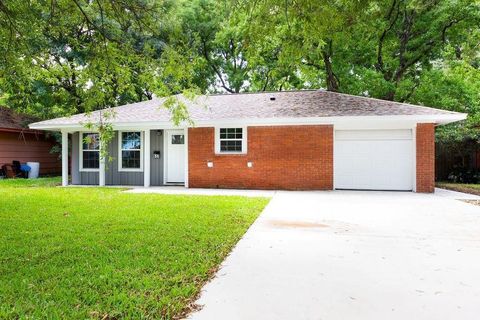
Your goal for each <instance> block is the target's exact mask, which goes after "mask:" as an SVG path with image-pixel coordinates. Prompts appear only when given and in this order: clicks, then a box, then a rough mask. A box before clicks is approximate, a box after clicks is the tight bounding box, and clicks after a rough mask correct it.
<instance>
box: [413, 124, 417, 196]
mask: <svg viewBox="0 0 480 320" xmlns="http://www.w3.org/2000/svg"><path fill="white" fill-rule="evenodd" d="M412 139H413V143H412V145H413V146H412V147H413V152H412V154H413V172H412V175H413V186H412V188H413V192H417V125H416V124H415V125H414V126H413V127H412Z"/></svg>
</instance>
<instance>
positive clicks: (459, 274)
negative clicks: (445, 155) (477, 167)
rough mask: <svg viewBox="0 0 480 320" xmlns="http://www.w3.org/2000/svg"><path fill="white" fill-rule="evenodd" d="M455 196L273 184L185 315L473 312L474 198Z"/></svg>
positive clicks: (478, 309)
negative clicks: (276, 188) (289, 188)
mask: <svg viewBox="0 0 480 320" xmlns="http://www.w3.org/2000/svg"><path fill="white" fill-rule="evenodd" d="M461 197H465V196H463V195H462V194H458V193H452V192H446V191H440V192H438V193H436V194H435V195H426V194H414V193H401V192H397V193H396V192H355V191H330V192H277V193H276V194H275V196H274V197H273V199H272V201H271V202H270V204H269V205H268V207H267V208H266V209H265V211H264V212H263V213H262V215H261V216H260V218H259V219H258V220H257V221H256V222H255V223H254V224H253V225H252V227H251V228H250V229H249V231H248V232H247V233H246V234H245V236H244V238H243V239H242V240H241V241H240V242H239V243H238V245H237V246H236V247H235V249H234V250H233V252H232V253H231V255H230V256H229V257H228V258H227V259H226V261H225V262H224V264H223V267H222V268H221V269H220V271H219V272H218V273H217V276H216V277H215V278H214V279H213V280H212V281H211V282H210V283H209V284H207V285H206V286H205V288H204V290H203V292H202V295H201V297H200V299H199V300H198V301H197V303H198V304H199V305H204V306H203V308H202V309H201V310H200V311H199V312H196V313H194V314H192V315H191V316H190V318H192V319H229V320H233V319H382V320H383V319H402V320H403V319H436V320H437V319H479V317H480V206H475V205H472V204H468V203H465V202H462V201H459V200H455V198H461ZM466 198H475V197H474V196H466Z"/></svg>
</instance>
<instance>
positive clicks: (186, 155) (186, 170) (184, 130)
mask: <svg viewBox="0 0 480 320" xmlns="http://www.w3.org/2000/svg"><path fill="white" fill-rule="evenodd" d="M183 133H184V137H185V140H184V142H185V178H184V180H185V182H184V184H185V188H188V128H185V129H183Z"/></svg>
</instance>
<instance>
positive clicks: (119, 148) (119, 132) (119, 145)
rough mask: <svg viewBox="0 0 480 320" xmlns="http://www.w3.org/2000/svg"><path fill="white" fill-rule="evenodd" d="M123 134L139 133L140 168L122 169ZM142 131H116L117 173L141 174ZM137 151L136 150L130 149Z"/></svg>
mask: <svg viewBox="0 0 480 320" xmlns="http://www.w3.org/2000/svg"><path fill="white" fill-rule="evenodd" d="M123 132H140V168H123V167H122V133H123ZM143 133H144V131H141V130H138V129H137V130H123V131H118V157H117V158H118V172H143V159H144V158H143V149H144V146H143V141H144V137H143ZM132 150H133V151H138V150H137V149H132Z"/></svg>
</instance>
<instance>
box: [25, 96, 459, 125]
mask: <svg viewBox="0 0 480 320" xmlns="http://www.w3.org/2000/svg"><path fill="white" fill-rule="evenodd" d="M176 97H177V98H178V99H180V100H181V101H184V102H185V103H186V105H187V107H188V111H189V116H190V118H191V120H192V121H193V122H194V124H197V123H199V124H206V123H222V122H228V121H243V122H246V123H249V122H252V123H261V122H262V121H265V122H267V121H270V120H273V121H275V120H280V119H282V120H285V119H292V120H299V119H307V118H308V119H323V120H326V119H327V120H328V119H329V118H338V117H385V116H403V117H405V116H407V117H408V116H427V117H430V118H432V119H436V118H438V119H443V118H445V119H450V120H451V121H449V122H452V121H458V120H461V119H464V118H465V115H464V114H460V113H456V112H451V111H446V110H439V109H434V108H428V107H422V106H416V105H411V104H406V103H398V102H393V101H385V100H379V99H373V98H367V97H359V96H353V95H348V94H342V93H335V92H329V91H324V90H300V91H281V92H261V93H240V94H219V95H205V96H198V97H197V98H196V99H195V100H194V101H190V100H187V99H185V98H184V97H183V96H180V95H178V96H176ZM164 102H165V98H154V99H152V100H148V101H143V102H138V103H132V104H127V105H123V106H119V107H116V108H113V110H114V112H115V117H114V119H113V120H111V122H112V124H114V125H115V124H118V125H120V124H128V123H130V124H137V125H139V124H142V123H143V124H147V123H149V124H153V123H168V122H170V121H171V113H170V112H169V110H168V109H166V108H163V107H162V105H163V103H164ZM100 112H101V111H95V112H92V113H91V114H90V115H88V116H87V115H85V114H78V115H74V116H71V117H64V118H57V119H52V120H47V121H42V122H38V123H35V124H33V125H32V126H31V127H32V128H46V129H54V128H63V127H68V126H75V125H78V124H81V123H85V122H95V121H98V119H99V115H100Z"/></svg>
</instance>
